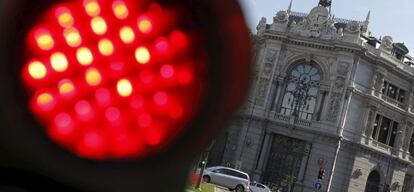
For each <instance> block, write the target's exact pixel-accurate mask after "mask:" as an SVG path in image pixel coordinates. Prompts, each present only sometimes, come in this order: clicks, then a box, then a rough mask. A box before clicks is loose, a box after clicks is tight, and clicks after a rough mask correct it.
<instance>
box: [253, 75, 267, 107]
mask: <svg viewBox="0 0 414 192" xmlns="http://www.w3.org/2000/svg"><path fill="white" fill-rule="evenodd" d="M268 87H269V80H268V79H265V78H260V80H259V88H258V90H257V95H256V104H257V105H259V106H263V105H264V100H265V97H266V92H267V89H268Z"/></svg>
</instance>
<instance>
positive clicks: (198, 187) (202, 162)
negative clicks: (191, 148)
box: [195, 152, 208, 191]
mask: <svg viewBox="0 0 414 192" xmlns="http://www.w3.org/2000/svg"><path fill="white" fill-rule="evenodd" d="M207 158H208V152H204V153H203V155H202V158H201V162H200V163H201V170H200V174H199V175H198V179H197V184H196V186H195V188H196V189H197V190H199V191H201V181H202V179H203V173H204V169H205V168H206V164H207Z"/></svg>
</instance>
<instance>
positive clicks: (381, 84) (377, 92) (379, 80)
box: [375, 73, 385, 98]
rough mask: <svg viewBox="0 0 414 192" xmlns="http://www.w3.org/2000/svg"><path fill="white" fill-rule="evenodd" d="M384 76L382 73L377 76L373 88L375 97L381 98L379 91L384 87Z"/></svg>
mask: <svg viewBox="0 0 414 192" xmlns="http://www.w3.org/2000/svg"><path fill="white" fill-rule="evenodd" d="M384 76H385V75H384V74H383V73H381V74H380V75H379V79H378V81H377V85H376V86H375V95H376V96H378V97H380V98H381V97H382V91H381V90H382V86H383V85H384V81H385V79H384Z"/></svg>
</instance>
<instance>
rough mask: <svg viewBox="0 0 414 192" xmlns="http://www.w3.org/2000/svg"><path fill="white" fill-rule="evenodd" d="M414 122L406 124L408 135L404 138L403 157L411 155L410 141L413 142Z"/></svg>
mask: <svg viewBox="0 0 414 192" xmlns="http://www.w3.org/2000/svg"><path fill="white" fill-rule="evenodd" d="M413 131H414V130H413V124H412V123H411V122H407V126H406V132H405V133H406V136H405V138H404V142H403V146H402V150H403V151H404V153H403V157H404V158H405V157H406V156H410V152H409V150H410V142H411V136H412V135H413Z"/></svg>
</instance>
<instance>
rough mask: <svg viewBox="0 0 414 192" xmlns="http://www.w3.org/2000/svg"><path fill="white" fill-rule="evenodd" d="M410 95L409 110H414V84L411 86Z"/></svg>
mask: <svg viewBox="0 0 414 192" xmlns="http://www.w3.org/2000/svg"><path fill="white" fill-rule="evenodd" d="M407 95H408V100H407V104H406V106H407V111H408V112H413V110H412V108H413V99H414V98H413V97H414V86H411V89H410V92H409V93H408V94H407Z"/></svg>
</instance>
